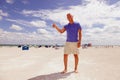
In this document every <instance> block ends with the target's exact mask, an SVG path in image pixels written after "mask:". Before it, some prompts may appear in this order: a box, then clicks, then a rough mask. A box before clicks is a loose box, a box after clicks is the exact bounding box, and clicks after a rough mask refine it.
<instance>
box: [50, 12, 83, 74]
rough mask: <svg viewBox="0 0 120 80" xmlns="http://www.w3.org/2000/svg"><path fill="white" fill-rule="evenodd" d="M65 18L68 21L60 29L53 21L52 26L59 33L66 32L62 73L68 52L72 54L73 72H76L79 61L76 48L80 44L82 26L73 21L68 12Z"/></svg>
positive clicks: (65, 66) (65, 70) (65, 68)
mask: <svg viewBox="0 0 120 80" xmlns="http://www.w3.org/2000/svg"><path fill="white" fill-rule="evenodd" d="M67 19H68V21H69V23H68V24H67V25H65V26H64V27H63V28H62V29H60V28H59V27H58V26H57V25H56V24H55V23H54V24H53V25H52V26H53V28H55V29H56V30H57V31H58V32H60V33H63V32H65V31H66V32H67V40H66V44H65V47H64V70H63V72H62V73H66V72H67V62H68V55H69V54H74V58H75V68H74V72H75V73H77V72H78V68H77V67H78V61H79V57H78V54H79V50H78V48H79V47H80V46H81V38H82V28H81V26H80V24H79V23H76V22H74V20H73V16H72V15H71V14H70V13H68V14H67Z"/></svg>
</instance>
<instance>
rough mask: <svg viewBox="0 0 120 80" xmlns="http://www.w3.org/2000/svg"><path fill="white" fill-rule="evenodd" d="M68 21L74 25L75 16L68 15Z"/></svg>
mask: <svg viewBox="0 0 120 80" xmlns="http://www.w3.org/2000/svg"><path fill="white" fill-rule="evenodd" d="M67 19H68V21H69V22H70V23H73V16H72V15H71V14H70V13H68V14H67Z"/></svg>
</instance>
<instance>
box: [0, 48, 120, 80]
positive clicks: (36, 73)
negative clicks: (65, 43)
mask: <svg viewBox="0 0 120 80" xmlns="http://www.w3.org/2000/svg"><path fill="white" fill-rule="evenodd" d="M68 64H69V66H68V73H66V74H60V72H61V71H62V70H63V48H60V49H58V50H55V49H54V48H33V47H32V48H30V50H28V51H22V50H21V48H17V47H0V80H119V79H120V47H114V48H88V49H80V55H79V66H78V68H79V73H77V74H76V73H73V72H72V71H73V69H74V57H73V55H69V59H68Z"/></svg>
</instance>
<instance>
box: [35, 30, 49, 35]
mask: <svg viewBox="0 0 120 80" xmlns="http://www.w3.org/2000/svg"><path fill="white" fill-rule="evenodd" d="M37 32H38V33H40V34H49V32H48V31H47V30H45V29H38V30H37Z"/></svg>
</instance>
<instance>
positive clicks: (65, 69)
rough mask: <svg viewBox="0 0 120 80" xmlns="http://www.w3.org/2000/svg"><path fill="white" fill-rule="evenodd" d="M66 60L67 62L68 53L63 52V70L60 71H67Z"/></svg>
mask: <svg viewBox="0 0 120 80" xmlns="http://www.w3.org/2000/svg"><path fill="white" fill-rule="evenodd" d="M67 62H68V54H64V70H63V72H62V73H66V72H67Z"/></svg>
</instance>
